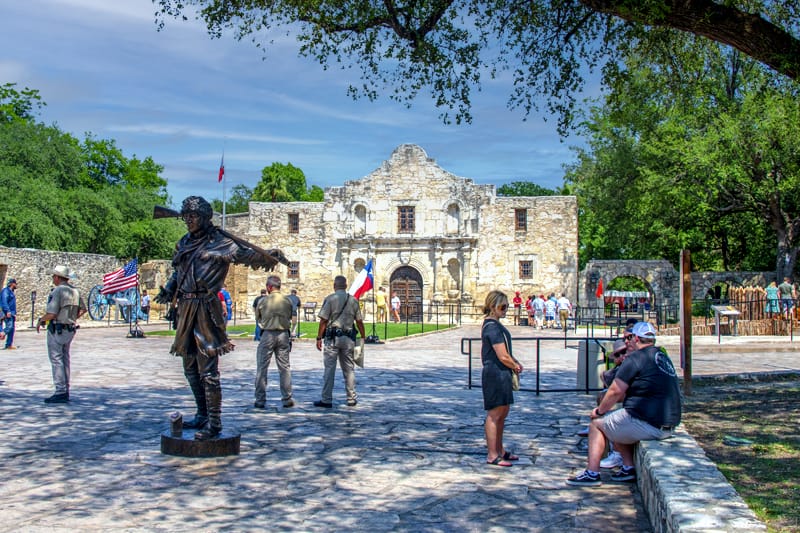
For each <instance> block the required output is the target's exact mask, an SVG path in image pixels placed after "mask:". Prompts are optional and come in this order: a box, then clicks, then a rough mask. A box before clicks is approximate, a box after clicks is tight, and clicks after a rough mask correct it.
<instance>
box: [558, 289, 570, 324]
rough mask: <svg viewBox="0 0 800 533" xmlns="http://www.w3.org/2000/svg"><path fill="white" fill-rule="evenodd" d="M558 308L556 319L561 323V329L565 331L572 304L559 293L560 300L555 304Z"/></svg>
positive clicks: (563, 294)
mask: <svg viewBox="0 0 800 533" xmlns="http://www.w3.org/2000/svg"><path fill="white" fill-rule="evenodd" d="M556 305H557V306H558V319H559V321H560V322H561V329H563V330H564V331H566V330H567V320H568V319H569V315H570V311H572V304H571V303H569V300H568V299H567V295H566V294H565V293H563V292H562V293H561V298H559V299H558V301H557V302H556Z"/></svg>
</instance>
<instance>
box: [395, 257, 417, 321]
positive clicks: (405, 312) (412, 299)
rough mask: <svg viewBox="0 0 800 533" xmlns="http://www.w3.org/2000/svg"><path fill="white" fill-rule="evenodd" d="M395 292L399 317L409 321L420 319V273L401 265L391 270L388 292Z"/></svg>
mask: <svg viewBox="0 0 800 533" xmlns="http://www.w3.org/2000/svg"><path fill="white" fill-rule="evenodd" d="M395 292H396V293H397V297H398V298H400V318H401V319H403V320H406V319H408V320H409V321H411V322H415V321H416V322H418V321H421V320H422V275H421V274H420V273H419V271H418V270H417V269H416V268H414V267H410V266H403V267H400V268H398V269H397V270H395V271H394V272H392V277H391V278H390V280H389V294H391V293H395Z"/></svg>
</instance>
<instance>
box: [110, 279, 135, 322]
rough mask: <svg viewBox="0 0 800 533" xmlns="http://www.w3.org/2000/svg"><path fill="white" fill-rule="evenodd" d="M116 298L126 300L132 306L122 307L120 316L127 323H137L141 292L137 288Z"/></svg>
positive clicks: (119, 294)
mask: <svg viewBox="0 0 800 533" xmlns="http://www.w3.org/2000/svg"><path fill="white" fill-rule="evenodd" d="M114 296H115V297H116V298H125V299H127V300H128V301H129V302H130V303H131V305H130V306H128V305H126V306H120V308H119V314H120V316H121V317H122V320H124V321H125V322H128V323H130V322H136V315H137V314H138V313H139V290H138V289H137V288H136V287H131V288H130V289H128V290H126V291H122V292H118V293H117V294H115V295H114Z"/></svg>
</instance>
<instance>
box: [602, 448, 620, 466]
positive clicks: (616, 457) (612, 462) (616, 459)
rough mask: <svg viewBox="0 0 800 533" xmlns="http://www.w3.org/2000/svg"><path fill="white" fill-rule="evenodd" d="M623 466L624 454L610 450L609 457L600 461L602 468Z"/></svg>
mask: <svg viewBox="0 0 800 533" xmlns="http://www.w3.org/2000/svg"><path fill="white" fill-rule="evenodd" d="M619 466H622V455H620V453H619V452H614V451H612V452H610V453H609V454H608V457H606V458H605V459H603V460H602V461H600V468H617V467H619Z"/></svg>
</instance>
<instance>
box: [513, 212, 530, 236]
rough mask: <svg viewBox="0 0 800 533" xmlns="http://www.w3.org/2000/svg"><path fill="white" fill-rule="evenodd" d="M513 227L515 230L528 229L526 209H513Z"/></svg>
mask: <svg viewBox="0 0 800 533" xmlns="http://www.w3.org/2000/svg"><path fill="white" fill-rule="evenodd" d="M514 229H515V230H516V231H528V210H527V209H514Z"/></svg>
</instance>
